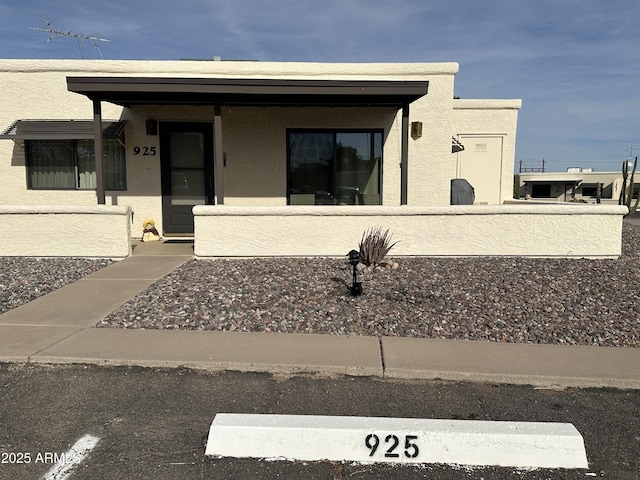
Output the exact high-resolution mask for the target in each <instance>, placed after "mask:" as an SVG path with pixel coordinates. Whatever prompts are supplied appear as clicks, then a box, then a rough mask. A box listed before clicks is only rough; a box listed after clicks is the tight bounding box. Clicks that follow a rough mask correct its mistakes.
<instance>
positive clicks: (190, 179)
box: [160, 122, 214, 235]
mask: <svg viewBox="0 0 640 480" xmlns="http://www.w3.org/2000/svg"><path fill="white" fill-rule="evenodd" d="M160 161H161V163H162V223H163V226H164V233H165V234H188V235H193V213H192V211H191V210H192V209H193V207H194V205H205V204H213V203H214V202H213V185H214V183H213V125H212V124H211V123H204V122H202V123H200V122H198V123H192V122H184V123H183V122H162V123H161V124H160Z"/></svg>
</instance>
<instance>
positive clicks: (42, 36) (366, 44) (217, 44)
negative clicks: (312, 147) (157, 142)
mask: <svg viewBox="0 0 640 480" xmlns="http://www.w3.org/2000/svg"><path fill="white" fill-rule="evenodd" d="M45 20H49V21H50V25H51V26H53V27H54V28H56V29H57V30H59V31H64V32H73V33H76V34H84V35H87V36H94V37H97V38H101V39H105V40H109V42H105V41H98V40H91V39H87V40H85V41H84V42H83V48H82V49H81V48H80V46H79V43H78V41H77V40H75V39H73V38H71V37H68V36H57V37H55V38H53V39H52V40H51V41H48V42H47V40H48V38H49V35H48V34H47V33H44V32H40V31H37V30H31V29H29V28H28V27H36V28H49V27H48V26H47V24H46V23H45ZM0 25H1V27H0V58H34V59H38V58H42V59H52V58H65V59H78V58H86V59H100V58H104V59H105V60H120V59H135V60H138V59H145V60H177V59H185V58H188V59H211V58H213V57H214V56H218V57H221V58H222V59H223V60H224V59H227V60H232V59H234V60H259V61H297V62H354V63H362V62H457V63H458V64H459V66H460V71H459V73H458V74H457V75H456V79H455V92H454V93H455V95H456V96H458V97H460V98H516V99H522V109H521V110H520V112H519V116H518V132H517V138H516V157H515V171H516V173H517V172H518V170H519V166H520V161H522V166H523V167H525V168H540V167H541V166H542V161H543V159H544V161H545V171H555V172H559V171H566V169H567V168H568V167H582V168H592V169H594V170H595V171H619V170H620V168H621V164H622V162H623V161H624V160H625V159H627V158H629V157H630V156H631V157H635V156H638V155H640V1H638V0H607V1H605V0H488V1H484V2H481V1H478V0H446V1H445V0H182V1H181V2H176V1H175V0H131V1H128V2H125V1H122V0H110V1H104V0H100V1H96V0H82V1H78V0H22V1H21V2H15V1H9V0H0ZM0 94H1V85H0ZM0 105H1V103H0ZM0 108H1V106H0Z"/></svg>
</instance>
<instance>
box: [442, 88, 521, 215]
mask: <svg viewBox="0 0 640 480" xmlns="http://www.w3.org/2000/svg"><path fill="white" fill-rule="evenodd" d="M521 104H522V102H521V101H520V100H483V99H456V100H455V101H454V103H453V116H452V135H453V136H454V137H457V138H458V140H460V141H461V143H462V144H463V145H464V146H465V150H464V151H462V152H458V153H457V154H455V156H454V157H455V164H456V176H459V177H460V178H467V180H468V181H469V182H470V183H471V184H472V185H473V186H474V188H475V189H476V202H478V203H488V204H499V203H503V202H505V201H507V200H509V199H511V198H512V197H513V169H514V162H515V148H516V126H517V121H518V111H519V109H520V107H521ZM479 145H485V146H486V149H483V148H479Z"/></svg>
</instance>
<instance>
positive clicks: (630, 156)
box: [625, 145, 640, 170]
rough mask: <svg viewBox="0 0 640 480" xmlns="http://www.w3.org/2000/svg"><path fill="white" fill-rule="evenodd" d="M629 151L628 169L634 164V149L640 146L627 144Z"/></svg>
mask: <svg viewBox="0 0 640 480" xmlns="http://www.w3.org/2000/svg"><path fill="white" fill-rule="evenodd" d="M625 150H627V151H628V152H629V160H627V170H628V169H629V166H630V165H632V160H631V159H632V158H633V151H634V150H640V147H634V146H633V145H627V148H626V149H625Z"/></svg>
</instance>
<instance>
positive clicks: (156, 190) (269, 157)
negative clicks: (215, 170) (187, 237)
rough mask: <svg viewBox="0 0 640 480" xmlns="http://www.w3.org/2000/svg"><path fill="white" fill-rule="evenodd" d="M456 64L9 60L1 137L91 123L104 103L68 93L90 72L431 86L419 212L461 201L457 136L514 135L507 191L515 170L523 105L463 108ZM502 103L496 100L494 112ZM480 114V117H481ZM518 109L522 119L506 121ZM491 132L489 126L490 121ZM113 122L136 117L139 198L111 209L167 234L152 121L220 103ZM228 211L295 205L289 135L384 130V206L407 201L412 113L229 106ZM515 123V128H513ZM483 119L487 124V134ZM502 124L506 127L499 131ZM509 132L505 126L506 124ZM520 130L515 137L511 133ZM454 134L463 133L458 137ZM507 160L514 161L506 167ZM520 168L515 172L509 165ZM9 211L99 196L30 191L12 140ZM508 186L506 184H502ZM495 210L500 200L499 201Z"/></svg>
mask: <svg viewBox="0 0 640 480" xmlns="http://www.w3.org/2000/svg"><path fill="white" fill-rule="evenodd" d="M457 71H458V65H457V64H456V63H419V64H405V63H390V64H324V63H293V62H292V63H286V62H283V63H271V62H208V61H207V62H179V61H94V60H0V84H1V85H2V90H3V108H2V109H0V129H4V128H6V127H7V126H9V125H10V124H11V123H12V122H13V121H14V120H16V119H91V118H92V105H91V102H90V101H89V100H88V99H87V98H86V97H84V96H82V95H78V94H75V93H70V92H68V91H67V90H66V77H67V76H68V75H70V76H71V75H73V76H82V75H92V76H94V75H95V76H101V75H104V76H165V77H166V76H180V77H189V76H199V77H236V78H237V77H242V78H267V77H271V78H273V77H279V78H290V79H339V80H358V79H359V80H363V79H366V80H428V81H429V82H430V83H429V92H428V94H427V95H426V96H424V97H423V98H421V99H419V100H417V101H416V102H414V103H413V104H412V105H411V107H410V118H409V121H410V122H413V121H420V122H422V123H423V135H422V137H421V138H418V139H415V140H414V139H411V138H409V167H408V175H409V181H408V203H409V204H410V205H415V206H438V205H448V204H449V189H450V180H451V178H455V176H456V168H457V164H456V156H455V155H453V154H451V136H452V134H456V133H463V134H464V133H477V132H481V133H483V134H486V133H495V132H496V131H497V132H499V133H501V134H503V133H506V134H508V135H510V136H508V138H507V140H506V141H505V144H506V147H505V148H504V149H503V152H502V155H503V157H502V162H503V169H502V173H501V175H502V176H501V179H502V180H501V183H502V184H505V183H508V182H506V181H505V179H506V178H507V176H508V175H509V174H511V172H512V162H513V148H512V145H513V142H515V122H516V116H515V115H514V114H513V112H514V111H517V109H516V108H515V107H514V104H513V103H512V104H509V105H510V107H509V108H495V105H494V106H493V107H492V108H493V110H496V111H499V113H495V112H494V111H493V110H491V109H489V108H487V104H486V103H482V102H480V103H478V101H475V102H476V103H469V101H459V100H455V101H454V100H453V85H454V76H455V74H456V73H457ZM492 105H493V104H492ZM476 110H480V111H481V112H480V113H475V114H474V113H473V112H475V111H476ZM503 110H504V111H506V110H509V111H510V112H511V116H505V115H504V111H503ZM494 116H495V118H497V120H495V121H494V120H491V122H493V123H489V124H488V125H491V128H489V129H487V127H486V125H487V120H488V119H493V118H494ZM103 118H104V119H120V118H123V119H126V120H128V123H127V126H126V130H125V139H126V145H127V187H128V188H127V191H124V192H112V191H107V199H106V200H107V204H114V205H122V206H130V207H131V208H132V211H133V228H132V234H133V235H134V236H139V235H141V233H142V226H141V224H142V221H143V220H144V219H147V218H152V219H154V220H155V221H156V223H157V224H158V227H159V229H160V230H162V204H161V191H160V154H159V153H160V152H159V148H160V145H159V136H149V135H147V134H146V130H145V120H146V119H147V118H154V119H157V120H159V121H163V120H166V121H169V120H170V121H211V120H212V118H213V109H212V108H211V107H197V106H185V107H164V106H145V107H133V108H131V109H122V108H121V107H118V106H115V105H111V104H108V103H103ZM222 118H223V150H224V151H225V153H226V157H227V167H225V169H224V175H225V179H224V187H225V203H227V204H228V205H245V206H251V205H273V206H277V205H284V204H285V203H286V129H287V128H300V127H309V128H383V129H384V131H385V143H384V153H383V155H384V160H383V203H384V204H385V205H398V204H399V203H400V176H401V175H400V144H401V134H402V132H401V112H397V113H396V112H395V111H394V109H388V108H368V109H366V110H364V111H363V110H362V109H360V110H358V109H350V108H335V109H332V108H313V109H311V108H282V107H280V108H278V107H265V108H262V107H261V108H250V107H233V108H229V107H223V109H222ZM509 121H511V122H512V124H513V125H510V126H509V127H507V126H505V124H506V123H508V122H509ZM474 122H480V123H481V126H478V125H476V124H475V123H474ZM494 125H496V126H495V127H494ZM498 126H500V127H501V128H502V129H500V128H498ZM512 131H513V135H511V133H512ZM452 132H454V133H452ZM134 146H140V147H143V146H147V147H152V146H154V147H155V148H156V152H157V155H155V156H141V155H137V156H134V155H133V147H134ZM505 159H506V160H505ZM510 164H511V166H510V167H509V165H510ZM0 178H2V179H3V181H2V182H3V188H2V189H0V205H2V204H16V203H19V204H31V205H39V204H49V205H94V204H95V203H96V197H95V192H93V191H44V190H38V191H29V190H27V188H26V171H25V165H24V152H23V148H22V146H21V145H20V144H19V143H14V142H12V141H10V140H2V141H0ZM502 188H503V189H504V188H505V187H504V185H503V187H502ZM490 203H494V202H490Z"/></svg>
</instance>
